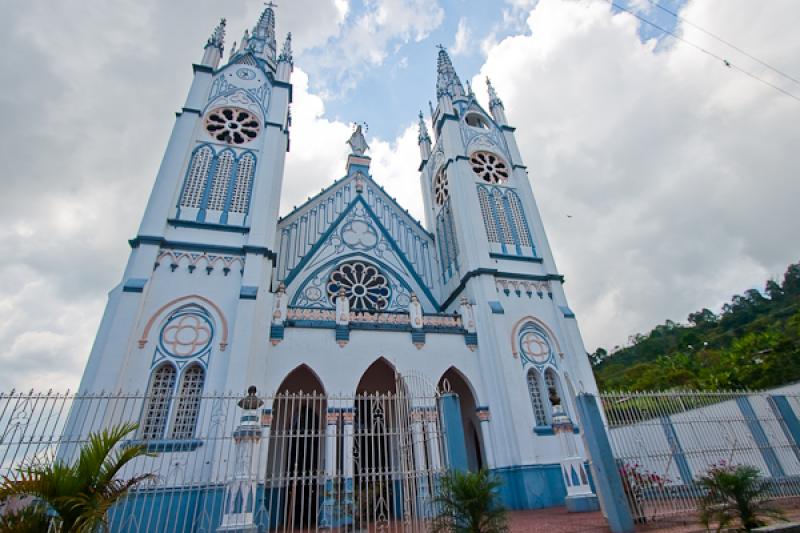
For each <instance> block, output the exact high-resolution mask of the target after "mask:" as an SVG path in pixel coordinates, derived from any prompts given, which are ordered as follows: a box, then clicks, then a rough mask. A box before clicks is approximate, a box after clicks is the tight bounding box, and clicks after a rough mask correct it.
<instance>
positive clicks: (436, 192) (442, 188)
mask: <svg viewBox="0 0 800 533" xmlns="http://www.w3.org/2000/svg"><path fill="white" fill-rule="evenodd" d="M449 195H450V191H449V190H448V185H447V173H446V172H445V171H444V169H442V170H440V171H439V173H438V174H436V179H434V180H433V197H434V199H435V200H436V205H444V203H445V202H446V201H447V197H448V196H449Z"/></svg>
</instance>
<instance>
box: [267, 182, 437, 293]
mask: <svg viewBox="0 0 800 533" xmlns="http://www.w3.org/2000/svg"><path fill="white" fill-rule="evenodd" d="M357 199H360V202H361V203H362V205H363V206H365V208H366V209H367V211H368V212H369V214H370V217H369V218H370V219H371V222H370V224H372V227H373V228H374V229H375V231H376V232H378V233H382V234H384V237H385V239H386V245H387V246H389V247H391V248H393V249H394V250H396V252H397V253H398V254H399V255H401V256H403V261H404V262H405V263H407V264H408V268H409V270H410V271H413V272H414V273H415V275H416V276H417V277H418V278H419V280H420V283H421V284H422V285H424V286H425V287H427V288H428V289H429V290H431V291H434V292H435V291H436V287H437V276H436V274H435V271H436V259H435V256H434V250H435V246H434V243H433V236H432V235H430V234H429V233H428V232H427V231H425V230H424V229H423V228H422V226H421V225H420V224H419V222H417V221H416V220H414V219H413V218H412V217H411V216H410V215H409V214H408V213H407V212H406V211H405V210H403V209H402V208H401V207H400V206H399V205H398V204H397V202H395V201H394V199H393V198H391V197H390V196H389V195H388V194H386V192H385V191H384V190H383V189H382V188H381V187H380V186H378V185H377V184H376V183H375V182H374V181H373V180H372V179H371V178H370V177H369V176H366V175H364V174H362V173H361V172H356V173H354V174H351V175H350V176H348V177H346V178H344V179H342V180H339V181H337V182H335V183H334V184H333V185H331V186H330V187H328V188H327V189H323V190H322V191H321V192H320V193H319V194H318V195H317V196H315V197H313V198H311V199H310V200H309V201H307V202H306V203H305V204H303V205H301V206H300V207H298V208H296V209H295V210H293V211H292V212H291V213H289V214H288V215H286V216H285V217H284V218H282V219H281V220H280V221H278V236H277V237H278V239H277V241H278V243H279V245H278V261H277V279H278V280H279V281H283V282H284V283H286V282H287V279H288V278H289V277H290V276H294V275H296V271H297V268H298V265H300V264H301V263H303V262H304V261H305V262H307V261H308V260H307V259H306V256H307V255H309V254H312V253H314V251H313V250H312V249H313V248H314V247H319V246H321V245H320V244H319V243H320V242H321V241H323V240H324V238H326V237H327V236H329V233H330V232H332V231H333V229H332V227H333V226H334V225H336V224H338V221H339V220H340V218H341V217H342V216H343V214H344V213H345V211H347V210H349V209H350V208H351V206H352V205H353V203H354V201H356V200H357ZM287 285H288V283H287ZM421 299H422V298H421Z"/></svg>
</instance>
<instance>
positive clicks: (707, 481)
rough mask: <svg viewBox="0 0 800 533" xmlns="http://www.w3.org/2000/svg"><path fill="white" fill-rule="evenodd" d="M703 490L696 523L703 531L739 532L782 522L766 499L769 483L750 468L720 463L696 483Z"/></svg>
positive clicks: (749, 466)
mask: <svg viewBox="0 0 800 533" xmlns="http://www.w3.org/2000/svg"><path fill="white" fill-rule="evenodd" d="M698 484H699V485H700V486H701V487H703V488H704V489H705V490H706V495H705V497H704V498H703V499H702V500H701V502H700V522H701V523H702V524H703V526H705V528H706V530H708V531H711V527H712V524H713V523H716V524H717V526H716V529H715V530H714V531H717V532H720V531H722V530H723V529H726V528H731V527H738V528H739V529H740V530H743V531H752V530H753V528H756V527H761V526H764V525H767V524H768V523H769V522H768V519H777V520H785V518H784V514H783V512H782V511H781V510H780V509H778V508H776V507H774V506H773V505H772V502H771V501H770V499H769V490H770V488H769V481H767V480H765V479H764V478H763V477H762V476H761V473H760V472H759V470H758V468H756V467H754V466H751V465H728V464H726V463H725V462H721V463H720V464H718V465H714V466H712V467H711V468H709V470H708V472H706V473H705V474H704V475H703V476H701V477H700V479H698Z"/></svg>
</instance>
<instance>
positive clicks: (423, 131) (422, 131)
mask: <svg viewBox="0 0 800 533" xmlns="http://www.w3.org/2000/svg"><path fill="white" fill-rule="evenodd" d="M417 140H418V141H419V142H424V141H430V140H431V137H430V135H428V127H427V126H426V125H425V118H424V117H423V116H422V110H420V112H419V136H418V137H417Z"/></svg>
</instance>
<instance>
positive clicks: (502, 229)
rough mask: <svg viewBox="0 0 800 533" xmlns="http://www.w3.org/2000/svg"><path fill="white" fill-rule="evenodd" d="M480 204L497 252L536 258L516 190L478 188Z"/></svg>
mask: <svg viewBox="0 0 800 533" xmlns="http://www.w3.org/2000/svg"><path fill="white" fill-rule="evenodd" d="M478 202H479V204H480V208H481V216H482V217H483V225H484V227H485V228H486V238H487V239H488V240H489V243H490V244H491V243H494V244H495V246H494V247H493V248H494V250H493V251H494V252H499V253H502V254H505V255H509V254H511V255H526V256H533V257H535V256H536V249H535V248H534V246H533V239H532V238H531V233H530V230H529V229H528V222H527V220H526V219H525V213H524V211H523V209H522V202H521V201H520V199H519V196H518V195H517V193H516V192H514V190H512V189H506V188H503V187H489V186H486V185H478Z"/></svg>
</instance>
